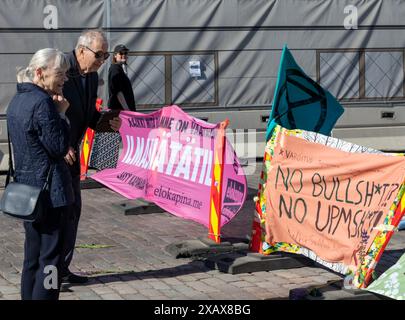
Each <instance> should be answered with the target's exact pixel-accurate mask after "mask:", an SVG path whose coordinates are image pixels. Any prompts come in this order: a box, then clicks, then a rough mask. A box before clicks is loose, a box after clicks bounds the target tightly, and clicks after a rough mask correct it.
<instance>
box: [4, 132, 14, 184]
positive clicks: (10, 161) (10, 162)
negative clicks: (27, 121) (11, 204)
mask: <svg viewBox="0 0 405 320" xmlns="http://www.w3.org/2000/svg"><path fill="white" fill-rule="evenodd" d="M8 132H9V131H8V125H7V139H8V171H7V177H6V185H5V187H7V185H8V184H9V183H10V178H11V177H13V179H14V167H13V154H12V152H11V143H10V134H9V133H8Z"/></svg>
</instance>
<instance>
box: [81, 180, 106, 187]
mask: <svg viewBox="0 0 405 320" xmlns="http://www.w3.org/2000/svg"><path fill="white" fill-rule="evenodd" d="M96 188H104V185H102V184H101V183H99V182H97V181H96V180H93V179H92V178H86V179H84V180H81V181H80V189H96Z"/></svg>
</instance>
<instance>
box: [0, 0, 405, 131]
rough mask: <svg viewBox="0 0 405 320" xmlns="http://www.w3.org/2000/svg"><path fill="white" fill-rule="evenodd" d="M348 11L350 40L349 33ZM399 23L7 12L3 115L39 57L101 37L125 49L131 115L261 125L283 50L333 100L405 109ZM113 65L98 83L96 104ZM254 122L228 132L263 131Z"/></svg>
mask: <svg viewBox="0 0 405 320" xmlns="http://www.w3.org/2000/svg"><path fill="white" fill-rule="evenodd" d="M353 6H354V7H355V9H357V29H356V30H347V29H346V28H345V26H344V23H345V21H346V22H347V19H348V18H350V17H351V16H352V14H353ZM55 9H56V14H55ZM404 17H405V1H399V0H384V1H382V0H369V1H364V0H359V1H353V0H339V1H337V0H86V1H80V0H71V1H61V0H59V1H56V0H3V1H1V5H0V65H1V67H2V68H1V77H0V114H3V115H4V114H5V110H6V108H7V104H8V102H9V101H10V98H11V97H12V95H13V94H14V92H15V73H16V67H17V66H25V65H26V64H27V63H28V60H29V58H30V56H31V55H32V54H33V53H34V52H35V51H36V50H38V49H41V48H44V47H56V48H59V49H61V50H63V51H65V52H68V51H70V50H72V49H73V48H74V46H75V43H76V40H77V38H78V36H79V34H80V32H81V31H82V30H83V29H85V28H103V29H104V30H105V32H106V34H107V37H108V39H109V43H110V45H109V50H110V51H112V49H113V48H114V46H115V45H117V44H118V43H124V44H125V45H126V46H127V47H128V48H130V54H131V56H130V58H129V67H130V68H129V76H130V78H131V80H132V83H133V89H134V93H135V98H136V101H137V104H138V110H153V109H156V108H159V107H161V106H163V105H165V104H168V103H176V104H179V105H181V106H182V107H184V108H186V109H190V108H192V109H193V110H210V111H211V112H212V113H213V114H214V113H215V112H218V111H220V110H232V112H237V111H235V110H252V112H256V111H253V110H259V109H261V110H266V111H265V114H268V113H269V106H270V105H271V101H272V95H273V91H274V85H275V82H276V78H277V71H278V63H279V58H280V54H281V49H282V47H283V45H284V44H287V45H288V47H289V48H290V49H291V52H292V53H293V55H294V57H295V59H296V60H297V62H298V63H299V64H300V66H301V67H302V68H303V69H304V70H305V72H306V73H307V74H308V75H310V76H311V77H312V78H313V79H315V80H317V81H319V82H320V83H321V85H324V86H325V87H327V88H328V89H330V91H331V92H332V93H333V94H335V95H336V96H337V97H338V98H339V99H343V100H344V99H347V100H350V101H351V100H354V101H358V102H366V103H368V102H369V99H377V100H378V101H387V100H390V99H392V98H394V100H393V101H395V99H402V100H404V99H403V97H404V89H403V87H404V85H403V75H404V65H403V61H404V51H403V48H404V45H405V36H404V35H405V33H404V26H405V23H404V22H403V20H404ZM349 20H350V19H349ZM47 24H48V27H47V26H46V25H47ZM49 25H52V26H55V25H56V29H46V28H49ZM365 49H366V51H364V50H365ZM190 61H191V62H193V61H199V62H200V66H201V70H200V71H201V75H200V76H198V77H197V76H191V74H190V69H189V63H190ZM109 64H110V61H107V62H106V63H105V64H104V66H103V67H102V69H101V70H100V72H99V73H100V77H101V80H104V84H103V81H101V82H100V88H99V89H100V90H99V95H100V97H102V98H103V99H104V101H106V92H107V89H106V83H105V82H106V79H107V70H108V67H109ZM238 112H239V111H238ZM230 114H231V115H232V113H230ZM262 115H263V112H262V113H261V114H260V115H259V114H258V115H257V116H255V120H254V121H247V120H246V119H244V121H241V120H240V119H238V117H237V116H235V117H234V119H231V123H232V124H234V125H237V126H239V127H241V128H261V129H263V128H264V127H265V125H266V124H265V120H263V118H260V117H262ZM251 116H252V115H251ZM259 116H260V117H259ZM343 119H344V120H342V121H348V123H350V121H352V120H353V117H352V116H348V117H347V118H343ZM345 119H346V120H345ZM365 119H367V118H365ZM211 120H215V119H211ZM363 120H364V119H363ZM364 121H366V122H367V121H368V120H364ZM370 121H371V122H373V123H374V124H376V123H377V124H378V121H377V120H375V119H370ZM340 123H342V122H340ZM343 123H344V122H343ZM2 124H3V127H4V121H3V122H2ZM366 124H367V123H366ZM4 132H5V130H3V131H2V134H1V138H2V139H4V137H5V136H4Z"/></svg>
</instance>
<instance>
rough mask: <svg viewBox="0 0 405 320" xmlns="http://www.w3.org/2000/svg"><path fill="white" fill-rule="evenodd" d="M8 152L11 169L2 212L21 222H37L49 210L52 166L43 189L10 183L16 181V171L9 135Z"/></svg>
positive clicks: (0, 206) (2, 198) (2, 200)
mask: <svg viewBox="0 0 405 320" xmlns="http://www.w3.org/2000/svg"><path fill="white" fill-rule="evenodd" d="M7 135H8V133H7ZM8 152H9V161H8V164H9V168H8V173H7V178H6V186H5V189H4V192H3V195H2V197H1V200H0V210H1V211H3V213H4V214H6V215H8V216H11V217H13V218H17V219H19V220H23V221H29V222H34V221H37V220H39V219H40V218H41V217H42V216H43V214H44V213H45V210H46V208H47V205H46V202H45V193H46V192H48V191H49V181H50V177H51V168H52V165H50V166H49V169H48V173H47V177H46V181H45V184H44V186H43V187H42V188H40V187H34V186H30V185H27V184H24V183H19V182H15V181H13V182H10V177H13V179H14V169H13V156H12V153H11V143H10V136H9V135H8Z"/></svg>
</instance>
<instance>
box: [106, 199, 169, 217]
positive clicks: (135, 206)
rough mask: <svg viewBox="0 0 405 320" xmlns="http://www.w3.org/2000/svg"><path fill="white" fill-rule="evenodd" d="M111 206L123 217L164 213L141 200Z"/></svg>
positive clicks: (155, 206)
mask: <svg viewBox="0 0 405 320" xmlns="http://www.w3.org/2000/svg"><path fill="white" fill-rule="evenodd" d="M112 206H113V207H114V208H116V209H118V210H119V211H120V212H122V213H124V215H126V216H128V215H138V214H148V213H162V212H165V210H163V209H162V208H160V207H159V206H157V205H156V204H154V203H152V202H149V201H146V200H144V199H141V198H139V199H135V200H126V201H122V202H118V203H113V204H112Z"/></svg>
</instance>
